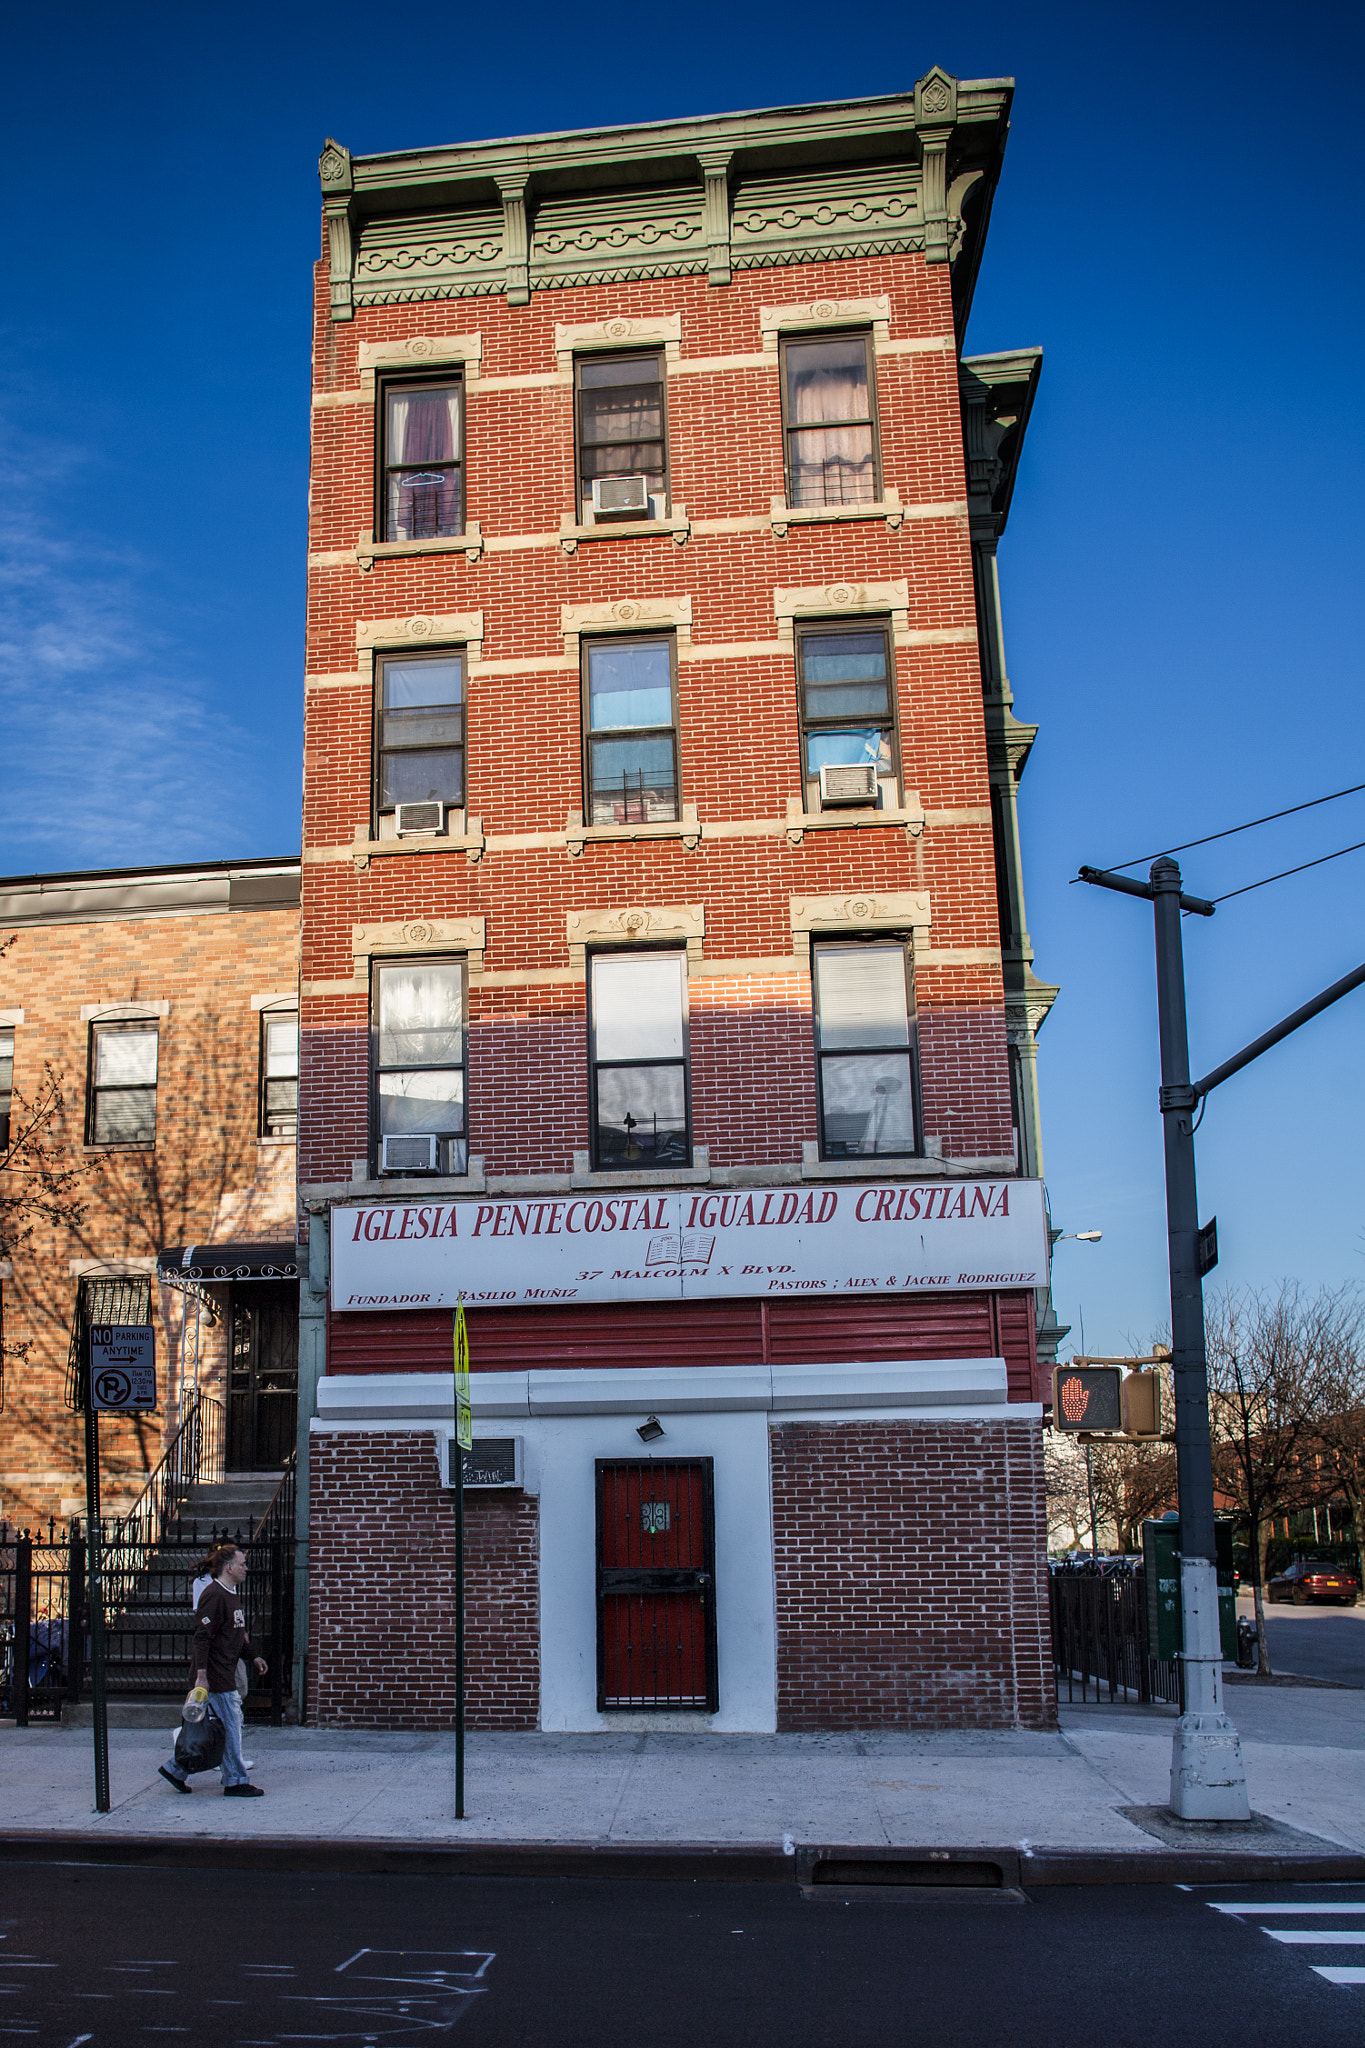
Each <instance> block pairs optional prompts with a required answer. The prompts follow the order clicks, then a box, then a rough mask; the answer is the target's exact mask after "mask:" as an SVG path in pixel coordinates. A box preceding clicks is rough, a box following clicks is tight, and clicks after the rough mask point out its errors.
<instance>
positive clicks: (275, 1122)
mask: <svg viewBox="0 0 1365 2048" xmlns="http://www.w3.org/2000/svg"><path fill="white" fill-rule="evenodd" d="M298 1130H299V1013H298V1011H297V1010H283V1009H281V1010H262V1012H261V1136H262V1137H263V1138H295V1137H297V1136H298Z"/></svg>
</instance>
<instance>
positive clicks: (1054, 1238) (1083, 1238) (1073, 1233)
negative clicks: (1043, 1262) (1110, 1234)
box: [1047, 1230, 1104, 1244]
mask: <svg viewBox="0 0 1365 2048" xmlns="http://www.w3.org/2000/svg"><path fill="white" fill-rule="evenodd" d="M1047 1236H1048V1243H1049V1244H1071V1243H1073V1242H1074V1243H1076V1244H1098V1243H1099V1241H1100V1239H1101V1238H1102V1237H1103V1236H1104V1232H1103V1231H1102V1230H1049V1232H1048V1234H1047Z"/></svg>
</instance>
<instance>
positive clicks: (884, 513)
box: [770, 484, 905, 540]
mask: <svg viewBox="0 0 1365 2048" xmlns="http://www.w3.org/2000/svg"><path fill="white" fill-rule="evenodd" d="M904 517H905V508H904V506H903V505H902V504H901V498H900V492H899V491H897V490H895V489H893V488H892V486H891V485H890V484H886V485H884V486H883V488H882V495H881V496H880V498H866V499H864V500H863V501H862V503H861V504H857V505H787V504H784V502H783V500H782V499H781V498H774V499H773V500H772V512H771V515H770V524H771V526H772V530H773V538H774V539H775V540H781V539H782V538H783V536H784V535H785V534H786V531H787V528H788V527H789V526H823V525H825V524H826V523H828V522H829V521H831V520H848V519H884V520H885V521H886V530H887V532H888V533H898V532H899V531H900V526H901V521H902V520H903V519H904Z"/></svg>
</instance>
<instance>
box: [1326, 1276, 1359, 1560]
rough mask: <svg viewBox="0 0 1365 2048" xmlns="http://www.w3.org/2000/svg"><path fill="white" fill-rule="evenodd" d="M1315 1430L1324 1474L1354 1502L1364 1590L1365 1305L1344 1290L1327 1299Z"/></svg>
mask: <svg viewBox="0 0 1365 2048" xmlns="http://www.w3.org/2000/svg"><path fill="white" fill-rule="evenodd" d="M1323 1308H1324V1311H1325V1312H1324V1314H1323V1316H1322V1325H1321V1344H1322V1361H1321V1365H1320V1368H1319V1373H1318V1383H1317V1396H1318V1398H1317V1402H1316V1408H1315V1414H1314V1417H1313V1429H1314V1434H1315V1436H1316V1438H1317V1446H1318V1451H1319V1455H1320V1456H1321V1459H1322V1472H1323V1476H1324V1477H1325V1478H1326V1479H1327V1480H1328V1482H1329V1484H1330V1485H1331V1487H1332V1489H1333V1491H1335V1490H1336V1489H1337V1488H1340V1490H1341V1492H1342V1493H1344V1494H1345V1496H1346V1498H1347V1500H1348V1501H1349V1502H1350V1504H1351V1520H1352V1523H1353V1525H1354V1529H1355V1546H1356V1571H1357V1575H1358V1577H1359V1581H1360V1586H1361V1590H1362V1591H1365V1309H1362V1305H1361V1302H1360V1298H1359V1296H1358V1295H1357V1294H1355V1293H1354V1292H1353V1291H1352V1290H1349V1289H1347V1288H1342V1289H1341V1290H1340V1291H1339V1292H1338V1293H1337V1294H1334V1295H1331V1296H1329V1297H1327V1299H1326V1301H1325V1302H1324V1303H1323Z"/></svg>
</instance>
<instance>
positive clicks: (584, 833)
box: [564, 804, 702, 860]
mask: <svg viewBox="0 0 1365 2048" xmlns="http://www.w3.org/2000/svg"><path fill="white" fill-rule="evenodd" d="M701 830H702V828H701V823H700V821H699V819H698V817H697V807H696V805H695V804H684V805H683V807H682V816H681V817H680V818H669V819H666V820H665V821H664V822H663V823H662V824H654V825H585V824H584V823H583V813H582V812H581V811H570V813H569V816H568V820H567V822H566V824H565V826H564V844H565V847H566V849H567V850H568V852H569V854H570V856H571V858H573V859H574V860H576V859H577V858H578V856H579V854H581V853H582V851H583V848H584V847H585V846H594V845H605V844H608V843H612V842H616V841H620V840H626V841H630V840H636V839H681V841H682V843H683V845H684V846H685V847H686V848H687V851H688V852H689V853H693V852H695V851H696V847H697V842H698V841H699V840H700V838H701Z"/></svg>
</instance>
